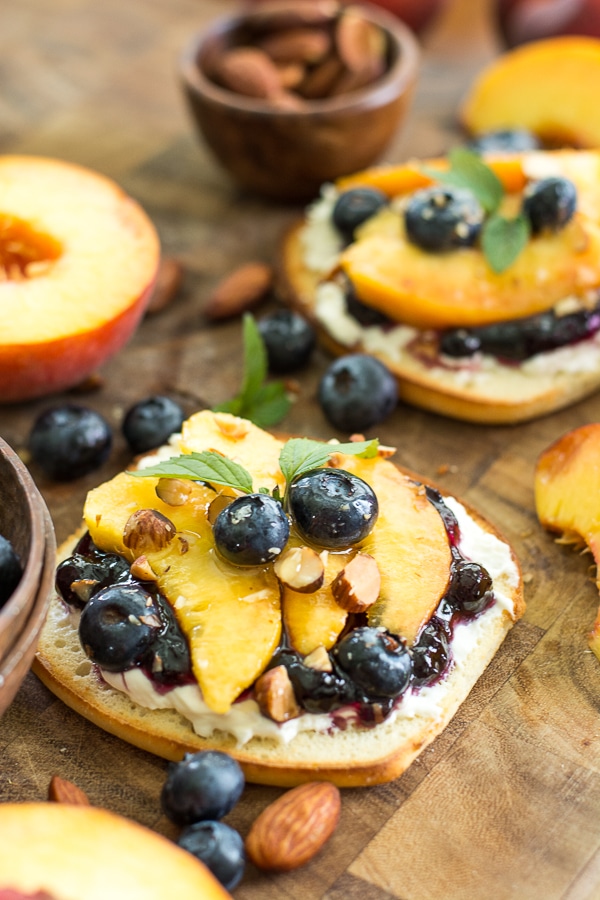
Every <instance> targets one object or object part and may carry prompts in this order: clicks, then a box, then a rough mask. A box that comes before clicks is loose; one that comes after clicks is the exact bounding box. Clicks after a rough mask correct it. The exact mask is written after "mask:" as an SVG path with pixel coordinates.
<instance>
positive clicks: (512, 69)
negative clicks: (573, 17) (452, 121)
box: [459, 35, 600, 147]
mask: <svg viewBox="0 0 600 900" xmlns="http://www.w3.org/2000/svg"><path fill="white" fill-rule="evenodd" d="M599 82H600V40H598V39H597V38H593V37H584V36H574V35H573V36H565V37H556V38H548V39H545V40H539V41H532V42H531V43H528V44H525V45H523V46H521V47H518V48H517V49H515V50H511V51H509V52H507V53H504V54H502V55H501V56H499V57H498V58H497V59H495V60H494V61H493V62H491V63H490V64H489V65H488V66H487V67H486V68H485V69H483V70H482V72H481V73H480V74H479V75H478V77H477V78H476V79H475V81H474V82H473V84H472V86H471V88H470V90H469V91H468V92H467V95H466V96H465V98H464V100H463V102H462V105H461V108H460V111H459V117H460V120H461V122H462V124H463V125H464V127H465V128H466V129H467V131H469V132H470V133H471V134H481V133H483V132H486V131H491V130H494V129H498V128H528V129H529V130H530V131H533V132H534V133H536V134H537V135H538V136H539V137H540V138H542V139H543V140H544V141H545V142H547V143H548V144H550V145H554V146H557V145H559V144H567V145H571V146H574V147H598V146H600V109H599V108H598V83H599Z"/></svg>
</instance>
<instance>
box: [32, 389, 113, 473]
mask: <svg viewBox="0 0 600 900" xmlns="http://www.w3.org/2000/svg"><path fill="white" fill-rule="evenodd" d="M111 446H112V432H111V430H110V426H109V425H108V423H107V422H106V420H105V419H104V418H103V417H102V416H101V415H100V413H97V412H95V411H94V410H92V409H87V408H86V407H83V406H77V405H75V404H69V405H67V406H56V407H53V408H52V409H48V410H46V411H45V412H43V413H41V414H40V415H39V416H38V418H37V419H36V420H35V422H34V424H33V427H32V429H31V432H30V435H29V450H30V452H31V456H32V458H33V460H34V461H35V462H36V463H37V465H39V467H40V468H41V469H42V471H43V472H44V473H45V474H46V475H47V476H48V477H49V478H53V479H55V480H56V481H71V480H72V479H74V478H79V477H80V476H82V475H87V474H88V472H92V471H93V470H94V469H97V468H98V467H99V466H101V465H102V463H103V462H104V461H105V460H106V459H107V458H108V455H109V453H110V449H111Z"/></svg>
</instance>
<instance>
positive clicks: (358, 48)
mask: <svg viewBox="0 0 600 900" xmlns="http://www.w3.org/2000/svg"><path fill="white" fill-rule="evenodd" d="M335 43H336V47H337V51H338V53H339V56H340V59H341V60H342V62H343V63H344V65H345V66H346V68H347V69H348V70H349V71H350V72H354V73H362V72H372V73H373V74H379V73H381V71H382V70H383V68H384V64H385V49H386V48H385V36H384V34H383V32H382V30H381V29H380V28H379V27H378V26H377V25H374V24H373V23H372V22H369V21H367V19H365V18H364V16H363V15H362V13H361V12H360V11H358V10H356V9H355V8H352V7H348V8H347V9H346V10H345V12H344V13H343V14H342V15H341V16H340V18H339V20H338V23H337V27H336V31H335Z"/></svg>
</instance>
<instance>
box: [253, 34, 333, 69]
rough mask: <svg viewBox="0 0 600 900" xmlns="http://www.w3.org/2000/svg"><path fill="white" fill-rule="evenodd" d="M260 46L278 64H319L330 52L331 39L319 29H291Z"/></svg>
mask: <svg viewBox="0 0 600 900" xmlns="http://www.w3.org/2000/svg"><path fill="white" fill-rule="evenodd" d="M260 46H261V48H262V49H263V50H264V51H265V53H266V54H267V55H268V56H270V57H271V59H272V60H274V61H275V62H276V63H297V62H299V63H317V62H319V60H321V59H323V57H324V56H325V55H326V54H327V53H328V52H329V49H330V47H331V38H330V37H329V35H328V34H327V32H326V31H322V30H321V29H319V28H289V29H287V30H286V31H279V32H276V33H274V34H270V35H268V37H266V38H264V39H263V40H262V41H261V43H260Z"/></svg>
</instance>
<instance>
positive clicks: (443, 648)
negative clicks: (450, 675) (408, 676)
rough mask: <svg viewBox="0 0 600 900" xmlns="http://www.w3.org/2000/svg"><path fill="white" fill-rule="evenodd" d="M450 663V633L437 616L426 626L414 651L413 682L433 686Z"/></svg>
mask: <svg viewBox="0 0 600 900" xmlns="http://www.w3.org/2000/svg"><path fill="white" fill-rule="evenodd" d="M449 662H450V649H449V646H448V632H447V630H446V625H445V623H444V622H440V621H438V620H437V619H436V618H435V616H434V617H433V618H432V619H430V621H429V622H428V623H427V625H425V627H424V628H423V630H422V631H421V634H420V635H419V639H418V641H417V642H416V644H415V645H414V647H413V649H412V666H413V680H414V682H415V684H417V685H425V684H431V683H432V682H434V681H437V679H438V678H440V677H441V676H442V675H443V674H444V672H445V671H446V669H447V668H448V663H449Z"/></svg>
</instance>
